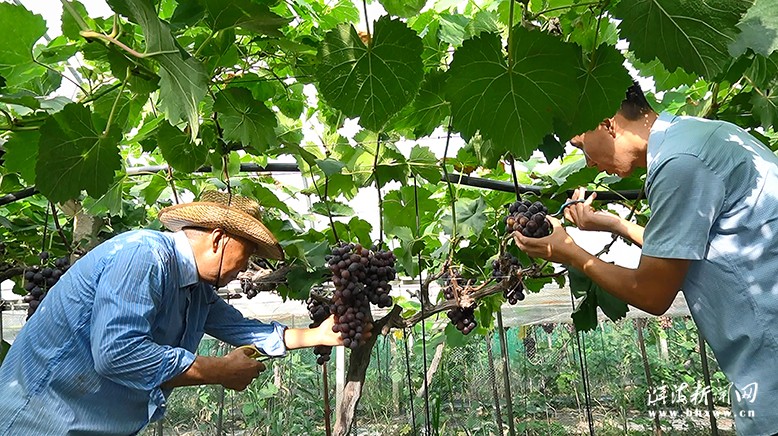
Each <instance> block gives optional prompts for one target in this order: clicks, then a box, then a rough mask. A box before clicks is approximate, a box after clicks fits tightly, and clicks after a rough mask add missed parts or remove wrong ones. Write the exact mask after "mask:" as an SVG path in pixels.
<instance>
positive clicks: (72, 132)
mask: <svg viewBox="0 0 778 436" xmlns="http://www.w3.org/2000/svg"><path fill="white" fill-rule="evenodd" d="M121 136H122V135H121V131H120V130H119V129H117V128H115V127H112V128H111V129H110V130H109V132H108V134H107V135H104V134H103V133H101V132H98V131H97V130H96V129H95V122H94V121H93V116H92V113H91V112H90V111H89V109H87V108H86V107H84V106H83V105H80V104H76V103H71V104H68V105H66V106H65V107H64V108H63V109H62V110H61V111H59V112H57V113H55V114H53V115H52V116H51V117H49V118H48V119H47V120H46V122H44V123H43V125H42V126H41V128H40V141H39V144H38V147H39V149H38V162H37V165H36V167H35V173H36V177H35V184H36V187H37V188H38V190H39V191H41V193H42V194H43V195H45V196H46V198H48V199H49V200H50V201H53V202H63V201H66V200H69V199H71V198H76V197H77V196H78V195H79V194H80V193H81V190H82V189H85V190H86V191H87V193H89V195H90V196H92V197H94V198H97V197H100V196H101V195H103V194H104V193H105V192H106V191H107V190H108V188H109V187H110V185H111V182H112V181H113V180H114V172H116V171H117V170H119V169H121V166H122V163H121V156H119V147H118V144H119V141H120V139H121Z"/></svg>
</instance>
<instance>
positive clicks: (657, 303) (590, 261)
mask: <svg viewBox="0 0 778 436" xmlns="http://www.w3.org/2000/svg"><path fill="white" fill-rule="evenodd" d="M551 222H552V224H553V225H554V232H553V233H552V234H551V235H550V236H547V237H545V238H538V239H535V238H527V237H525V236H523V235H520V234H518V233H515V234H514V239H515V241H516V245H518V246H519V248H520V249H521V250H522V251H524V252H525V253H527V254H528V255H529V256H532V257H540V258H543V259H546V260H550V261H552V262H559V263H563V264H567V265H571V266H573V267H574V268H577V269H579V270H581V271H583V272H584V274H586V275H587V276H589V277H590V278H591V279H592V280H593V281H594V282H596V283H597V284H598V285H600V286H601V287H602V288H603V289H604V290H605V291H607V292H608V293H610V294H611V295H613V296H615V297H617V298H619V299H620V300H622V301H624V302H626V303H627V304H629V305H631V306H634V307H637V308H638V309H641V310H644V311H646V312H648V313H651V314H653V315H661V314H663V313H665V312H666V311H667V309H668V308H669V307H670V305H671V304H672V302H673V300H674V299H675V296H676V294H677V293H678V290H679V289H680V288H681V286H682V284H683V280H684V277H685V276H686V272H687V270H688V269H689V262H690V261H689V260H685V259H664V258H658V257H651V256H646V255H642V256H641V257H640V264H639V265H638V267H637V269H631V268H624V267H621V266H618V265H613V264H610V263H606V262H603V261H602V260H600V259H598V258H597V257H595V256H593V255H591V254H589V253H588V252H586V251H585V250H584V249H582V248H581V247H579V246H578V245H577V244H576V243H575V242H574V241H573V239H572V238H570V236H569V235H568V234H567V232H566V231H565V229H564V228H563V227H562V226H561V225H560V223H559V221H558V220H556V219H551Z"/></svg>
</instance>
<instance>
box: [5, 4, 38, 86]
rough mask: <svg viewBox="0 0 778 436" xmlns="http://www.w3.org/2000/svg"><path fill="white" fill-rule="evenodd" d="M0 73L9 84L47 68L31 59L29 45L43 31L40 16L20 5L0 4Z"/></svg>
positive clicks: (31, 46)
mask: <svg viewBox="0 0 778 436" xmlns="http://www.w3.org/2000/svg"><path fill="white" fill-rule="evenodd" d="M0 28H1V29H4V30H3V37H2V38H0V75H1V76H3V77H4V78H5V81H6V85H5V86H8V87H12V86H17V85H21V84H23V83H25V82H26V81H28V80H30V79H32V78H34V77H37V76H40V75H41V74H43V73H45V72H46V69H45V68H44V67H42V66H40V65H38V64H36V63H35V62H33V57H32V48H33V46H34V45H35V42H36V41H38V39H40V38H41V37H42V36H43V35H44V34H45V33H46V22H45V21H44V20H43V17H41V16H40V15H37V14H33V13H32V12H30V11H28V10H27V9H25V7H24V6H22V5H14V4H11V3H0Z"/></svg>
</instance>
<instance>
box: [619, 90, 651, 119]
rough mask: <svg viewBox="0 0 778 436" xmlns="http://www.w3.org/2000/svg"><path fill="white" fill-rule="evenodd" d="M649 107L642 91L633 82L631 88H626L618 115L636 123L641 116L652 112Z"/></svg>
mask: <svg viewBox="0 0 778 436" xmlns="http://www.w3.org/2000/svg"><path fill="white" fill-rule="evenodd" d="M653 111H654V110H653V109H652V108H651V105H649V104H648V100H646V96H645V94H643V90H642V89H640V85H639V84H638V82H635V81H633V82H632V86H630V87H629V88H627V95H626V96H625V97H624V101H622V102H621V108H620V109H619V113H620V114H621V115H622V116H623V117H624V118H626V119H628V120H630V121H637V120H638V119H640V118H642V117H643V116H645V115H647V114H649V113H651V112H653Z"/></svg>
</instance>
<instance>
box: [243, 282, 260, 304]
mask: <svg viewBox="0 0 778 436" xmlns="http://www.w3.org/2000/svg"><path fill="white" fill-rule="evenodd" d="M240 288H241V290H242V291H243V293H244V294H246V297H247V298H249V299H251V298H254V297H256V296H257V295H258V294H259V291H257V289H256V288H255V287H254V284H253V283H251V279H249V278H242V279H240Z"/></svg>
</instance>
